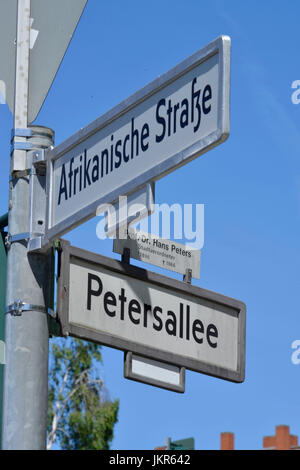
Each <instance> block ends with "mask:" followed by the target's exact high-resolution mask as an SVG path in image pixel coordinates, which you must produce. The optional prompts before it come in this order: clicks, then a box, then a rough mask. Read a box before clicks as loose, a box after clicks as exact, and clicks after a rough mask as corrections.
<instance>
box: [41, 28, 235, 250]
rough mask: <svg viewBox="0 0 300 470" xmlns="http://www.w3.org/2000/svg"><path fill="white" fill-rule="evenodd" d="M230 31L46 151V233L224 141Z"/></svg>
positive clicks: (47, 237)
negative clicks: (228, 34) (227, 34)
mask: <svg viewBox="0 0 300 470" xmlns="http://www.w3.org/2000/svg"><path fill="white" fill-rule="evenodd" d="M229 92H230V38H229V37H228V36H221V37H220V38H218V39H216V40H215V41H213V42H212V43H210V44H208V45H207V46H206V47H204V48H203V49H201V50H200V51H198V52H197V53H195V54H194V55H193V56H191V57H189V58H188V59H186V60H185V61H183V62H182V63H180V64H179V65H177V66H176V67H174V68H173V69H172V70H170V71H169V72H167V73H165V74H164V75H162V76H160V77H158V78H157V79H156V80H154V81H153V82H152V83H150V84H149V85H148V86H146V87H145V88H143V89H141V90H140V91H138V92H136V93H135V94H134V95H132V96H131V97H130V98H128V99H127V100H125V101H123V102H122V103H121V104H119V105H118V106H116V107H115V108H113V109H112V110H111V111H109V112H107V113H106V114H105V115H104V116H102V117H100V118H99V119H97V120H96V121H94V122H93V123H92V124H90V125H89V126H87V127H86V128H84V129H82V130H80V131H79V132H78V133H77V134H75V135H74V136H73V137H71V138H69V139H68V140H66V141H65V142H64V143H62V144H61V145H59V146H58V147H56V148H55V149H53V150H49V151H47V152H46V159H47V163H48V167H47V198H48V206H47V227H46V234H45V240H44V245H46V244H47V240H48V241H51V240H53V239H54V238H56V237H58V236H61V235H62V234H64V233H66V232H67V231H69V230H71V229H72V228H75V227H76V226H78V225H80V224H81V223H83V222H84V221H86V220H88V219H89V218H91V217H93V216H95V214H96V211H97V207H98V206H99V205H100V204H105V203H110V204H112V203H114V202H116V200H117V199H118V197H119V196H125V195H127V194H129V193H131V192H133V191H135V190H138V189H139V188H140V187H142V186H144V185H145V184H146V183H147V182H149V181H155V180H157V179H159V178H161V177H163V176H165V175H166V174H168V173H170V172H171V171H173V170H175V169H177V168H179V167H180V166H182V165H184V164H186V163H188V162H189V161H191V160H192V159H194V158H196V157H198V156H199V155H201V154H203V153H204V152H207V151H208V150H210V149H211V148H213V147H215V146H216V145H218V144H220V143H222V142H224V141H225V140H226V139H227V137H228V135H229V127H230V125H229Z"/></svg>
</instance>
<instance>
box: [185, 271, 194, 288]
mask: <svg viewBox="0 0 300 470" xmlns="http://www.w3.org/2000/svg"><path fill="white" fill-rule="evenodd" d="M192 277H193V273H192V270H191V269H186V271H185V275H184V276H183V282H186V283H187V284H191V282H192Z"/></svg>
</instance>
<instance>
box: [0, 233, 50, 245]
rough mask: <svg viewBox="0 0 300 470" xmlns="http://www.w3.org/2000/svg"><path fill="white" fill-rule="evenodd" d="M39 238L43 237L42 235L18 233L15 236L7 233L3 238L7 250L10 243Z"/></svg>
mask: <svg viewBox="0 0 300 470" xmlns="http://www.w3.org/2000/svg"><path fill="white" fill-rule="evenodd" d="M41 236H43V234H41V233H30V232H24V233H18V234H17V235H11V234H10V233H8V234H7V235H6V237H5V246H6V248H7V249H9V248H10V247H11V244H12V243H16V242H23V241H25V242H28V241H29V240H31V239H32V238H36V237H41Z"/></svg>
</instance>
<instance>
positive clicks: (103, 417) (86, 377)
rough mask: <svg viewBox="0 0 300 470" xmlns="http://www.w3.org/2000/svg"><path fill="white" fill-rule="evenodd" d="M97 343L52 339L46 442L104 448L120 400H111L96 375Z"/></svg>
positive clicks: (110, 436)
mask: <svg viewBox="0 0 300 470" xmlns="http://www.w3.org/2000/svg"><path fill="white" fill-rule="evenodd" d="M100 363H102V356H101V352H100V346H98V345H97V344H94V343H88V342H86V341H82V340H78V339H73V338H68V339H55V341H53V343H52V356H51V361H50V367H49V369H50V370H49V398H48V443H47V449H51V448H52V446H53V445H54V444H55V443H56V444H59V446H60V448H61V449H63V450H75V449H76V450H105V449H106V450H107V449H109V444H110V442H111V440H112V439H113V429H114V425H115V424H116V422H117V420H118V411H119V401H118V400H115V401H113V402H112V401H110V400H109V398H108V394H107V391H106V389H105V386H104V383H103V382H102V380H101V379H100V377H99V365H100Z"/></svg>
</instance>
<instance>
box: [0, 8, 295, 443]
mask: <svg viewBox="0 0 300 470" xmlns="http://www.w3.org/2000/svg"><path fill="white" fill-rule="evenodd" d="M299 14H300V5H299V2H297V1H296V0H290V1H289V2H288V4H287V2H282V1H279V0H273V1H272V2H270V1H267V0H263V1H260V2H258V1H257V0H254V1H251V2H250V1H248V0H246V1H244V2H238V1H237V0H227V1H226V2H224V1H221V0H219V1H218V0H211V1H210V2H199V1H197V0H186V1H184V2H183V1H179V0H172V1H171V0H160V1H158V0H152V1H151V2H143V1H140V0H127V1H126V2H124V1H121V0H111V1H107V0H103V1H101V2H99V1H98V0H89V1H88V5H87V8H86V10H85V12H84V15H83V17H82V19H81V21H80V23H79V26H78V28H77V30H76V33H75V35H74V38H73V40H72V42H71V45H70V47H69V50H68V52H67V54H66V56H65V58H64V61H63V63H62V66H61V68H60V70H59V72H58V74H57V76H56V79H55V81H54V83H53V86H52V88H51V90H50V92H49V95H48V97H47V99H46V101H45V104H44V106H43V108H42V110H41V112H40V114H39V116H38V118H37V120H36V123H37V124H40V125H45V126H48V127H51V128H53V129H54V130H55V133H56V144H59V143H60V142H62V141H63V140H65V139H66V138H68V137H69V136H71V135H72V134H73V133H75V132H76V131H77V130H79V129H80V128H81V127H83V126H85V125H87V124H89V123H90V122H91V121H93V120H94V119H96V118H97V117H99V116H100V115H102V114H103V113H104V112H106V111H107V110H109V109H110V108H112V107H113V106H114V105H116V104H118V103H119V102H121V101H122V100H123V99H125V98H127V97H128V96H129V95H131V94H132V93H134V92H135V91H137V90H138V89H139V88H141V87H142V86H144V85H146V84H147V83H149V82H150V81H151V80H153V79H155V78H156V77H157V76H158V75H160V74H162V73H164V72H166V71H168V70H169V69H170V68H171V67H173V66H175V65H177V64H178V63H179V62H180V61H182V60H184V59H185V58H186V57H188V56H190V55H191V54H192V53H194V52H196V51H197V50H198V49H200V48H201V47H203V46H205V45H206V44H207V43H209V42H210V41H211V40H213V39H215V38H216V37H218V36H219V35H221V34H226V35H229V36H230V37H231V41H232V56H231V132H230V136H229V139H228V140H227V141H226V142H225V143H224V144H222V145H220V146H219V147H217V148H215V149H214V150H212V151H210V152H208V153H207V154H205V155H204V156H202V157H200V158H198V159H196V160H194V161H193V162H191V163H189V164H188V165H186V166H185V167H183V168H181V169H179V170H177V171H176V172H174V173H172V174H171V175H169V176H167V177H165V178H163V179H162V180H160V181H159V182H158V183H157V185H156V202H157V203H168V204H173V203H175V202H178V203H181V204H183V203H192V204H196V203H198V204H204V205H205V243H204V247H203V250H202V258H201V278H200V280H197V281H196V280H193V283H194V284H195V285H199V286H201V287H204V288H206V289H209V290H213V291H216V292H219V293H222V294H224V295H227V296H230V297H234V298H237V299H240V300H242V301H243V302H245V303H246V305H247V335H246V378H245V382H244V383H243V384H235V383H230V382H226V381H222V380H220V379H216V378H212V377H208V376H205V375H201V374H199V373H195V372H190V371H187V372H186V392H185V394H184V395H179V394H176V393H172V392H168V391H165V390H161V389H156V388H154V387H150V386H146V385H143V384H140V383H136V382H131V381H128V380H126V379H124V378H123V352H121V351H118V350H112V349H109V348H103V358H104V368H103V375H104V380H105V382H106V385H107V388H108V390H109V392H110V395H111V398H119V399H120V414H119V422H118V424H117V425H116V427H115V438H114V440H113V443H112V448H113V449H153V448H154V447H155V446H159V445H163V444H164V443H165V439H166V437H168V436H169V437H171V438H172V439H174V440H175V439H181V438H187V437H194V438H195V445H196V449H218V448H219V441H220V433H221V432H223V431H231V432H234V433H235V435H236V448H238V449H260V448H261V447H262V438H263V436H265V435H271V434H273V433H274V430H275V426H276V425H278V424H287V425H289V426H290V428H291V432H292V433H293V434H297V435H298V436H300V424H299V411H300V410H299V379H300V365H294V364H292V362H291V355H292V352H293V351H292V349H291V344H292V342H293V341H294V340H297V339H300V322H299V300H300V299H299V268H300V255H299V252H300V250H299V233H300V232H299V229H300V210H299V209H300V145H299V137H300V132H299V123H300V105H295V104H293V103H292V100H291V96H292V92H293V90H292V88H291V85H292V82H293V81H294V80H298V79H300V71H299V51H298V49H299V48H298V44H299V24H298V23H299ZM0 124H1V125H0V149H1V167H0V168H1V171H0V188H1V190H0V194H1V196H0V213H5V212H6V211H7V204H8V173H9V140H10V131H11V128H12V117H11V114H10V112H9V110H8V109H7V107H6V106H5V105H0ZM98 220H99V219H97V218H95V219H93V220H91V221H90V222H88V223H86V224H84V225H82V226H81V227H79V228H78V229H76V230H74V231H73V232H71V233H69V234H68V235H66V236H65V238H67V239H69V240H70V241H71V243H72V244H73V245H75V246H79V247H82V248H86V249H89V250H91V251H95V252H98V253H102V254H104V255H106V256H109V257H114V258H118V255H115V254H113V253H112V241H111V240H106V241H102V240H99V239H98V238H97V237H96V225H97V222H98ZM147 269H152V270H155V268H154V267H151V266H149V265H148V266H147ZM165 274H166V275H168V276H171V277H172V276H174V274H172V273H171V272H165Z"/></svg>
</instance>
